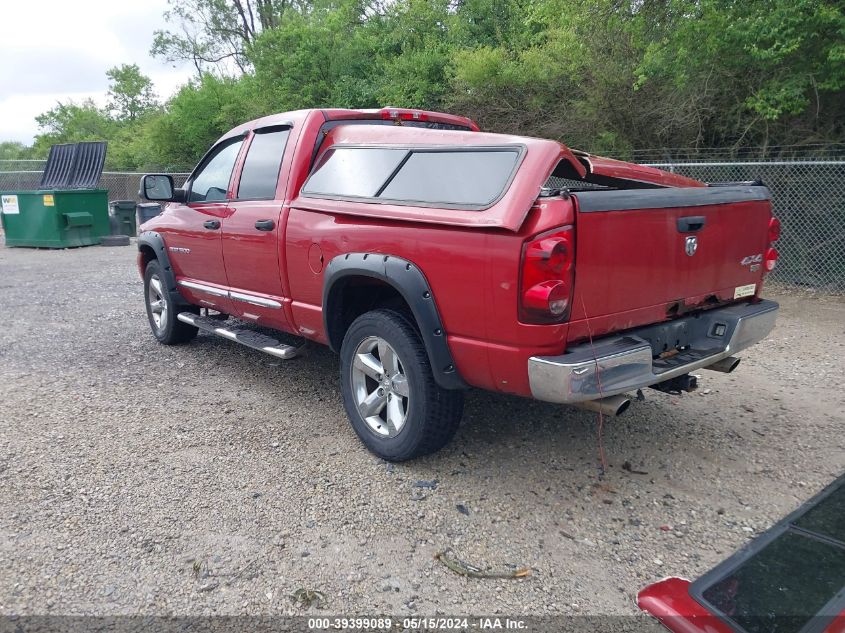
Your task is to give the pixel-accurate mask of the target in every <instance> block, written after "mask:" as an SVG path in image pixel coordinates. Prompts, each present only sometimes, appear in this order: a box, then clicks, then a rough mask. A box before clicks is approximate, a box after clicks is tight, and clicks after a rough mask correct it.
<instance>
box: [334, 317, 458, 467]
mask: <svg viewBox="0 0 845 633" xmlns="http://www.w3.org/2000/svg"><path fill="white" fill-rule="evenodd" d="M340 359H341V362H340V380H341V390H342V392H343V404H344V407H345V408H346V413H347V415H348V416H349V419H350V421H351V422H352V428H354V429H355V432H356V433H357V434H358V437H359V438H360V439H361V441H362V442H363V443H364V445H365V446H366V447H367V448H368V449H370V451H372V452H373V453H375V454H376V455H378V456H379V457H381V458H383V459H386V460H388V461H392V462H401V461H405V460H409V459H414V458H415V457H421V456H423V455H427V454H429V453H433V452H435V451H437V450H439V449H441V448H442V447H443V446H445V445H446V444H447V443H448V442H449V440H451V439H452V437H453V436H454V435H455V432H456V431H457V429H458V424H459V423H460V421H461V416H462V415H463V406H464V394H463V392H462V391H453V390H448V389H443V388H442V387H440V386H438V385H437V383H436V382H435V380H434V374H433V372H432V370H431V364H430V362H429V359H428V354H427V353H426V350H425V346H424V345H423V343H422V340H421V339H420V335H419V333H418V332H417V330H416V328H415V327H414V326H413V324H412V323H411V322H410V321H409V320H408V319H407V317H405V316H403V315H402V314H400V313H398V312H394V311H392V310H374V311H372V312H367V313H366V314H364V315H362V316H360V317H358V318H357V319H355V321H353V323H352V325H351V326H350V327H349V330H348V331H347V332H346V336H344V338H343V344H342V345H341V350H340Z"/></svg>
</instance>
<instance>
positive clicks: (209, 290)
mask: <svg viewBox="0 0 845 633" xmlns="http://www.w3.org/2000/svg"><path fill="white" fill-rule="evenodd" d="M176 283H177V284H179V285H180V286H184V287H185V288H190V289H191V290H198V291H199V292H204V293H206V294H209V295H214V296H215V297H228V296H229V291H228V290H223V288H216V287H215V286H206V285H205V284H198V283H196V282H195V281H185V280H183V279H180V280H179V281H177V282H176Z"/></svg>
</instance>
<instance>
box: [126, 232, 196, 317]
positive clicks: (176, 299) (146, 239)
mask: <svg viewBox="0 0 845 633" xmlns="http://www.w3.org/2000/svg"><path fill="white" fill-rule="evenodd" d="M144 246H146V247H148V248H151V249H152V251H153V253H155V256H156V259H158V261H159V263H160V264H161V268H162V273H163V274H164V283H165V285H166V286H167V292H168V294H169V295H170V298H171V300H172V301H173V303H174V305H184V306H187V305H190V304H189V303H188V302H187V301H186V300H185V297H183V296H182V294H181V293H180V292H179V286H177V285H176V273H174V272H173V267H172V266H171V265H170V257H169V256H168V254H167V247H166V246H165V245H164V238H163V237H162V236H161V234H160V233H157V232H156V231H143V232H142V233H141V234H140V235H139V236H138V250H139V251H141V250H143V247H144Z"/></svg>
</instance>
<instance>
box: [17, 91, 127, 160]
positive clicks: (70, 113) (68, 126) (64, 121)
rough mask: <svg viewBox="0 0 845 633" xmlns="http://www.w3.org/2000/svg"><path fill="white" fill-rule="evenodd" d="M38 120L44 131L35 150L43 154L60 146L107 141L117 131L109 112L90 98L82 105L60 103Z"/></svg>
mask: <svg viewBox="0 0 845 633" xmlns="http://www.w3.org/2000/svg"><path fill="white" fill-rule="evenodd" d="M35 121H36V122H37V123H38V127H39V128H40V129H41V130H42V132H41V134H39V135H37V136H36V137H35V143H34V147H35V150H36V152H37V153H39V154H43V155H46V152H47V150H49V148H50V146H51V145H54V144H56V143H78V142H79V141H101V140H107V139H109V138H111V137H112V135H113V134H114V132H115V129H116V125H115V122H114V121H113V120H112V119H111V118H109V115H108V112H106V111H103V110H101V109H100V108H98V107H97V105H96V104H95V103H94V102H93V101H92V100H90V99H86V100H85V101H83V102H82V103H80V104H76V103H74V102H73V101H68V102H67V103H61V102H59V103H57V104H56V106H55V107H54V108H51V109H50V110H48V111H47V112H44V113H42V114H39V115H38V116H37V117H35Z"/></svg>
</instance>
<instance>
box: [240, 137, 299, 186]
mask: <svg viewBox="0 0 845 633" xmlns="http://www.w3.org/2000/svg"><path fill="white" fill-rule="evenodd" d="M289 134H290V128H281V129H280V128H267V129H263V130H256V131H255V135H254V136H253V137H252V142H251V143H250V145H249V150H248V151H247V155H246V160H245V161H244V166H243V169H242V170H241V181H240V184H239V185H238V198H240V199H242V200H243V199H272V198H273V197H274V196H275V195H276V184H277V182H278V180H279V168H280V167H281V165H282V155H283V154H284V153H285V144H286V143H287V140H288V135H289Z"/></svg>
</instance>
